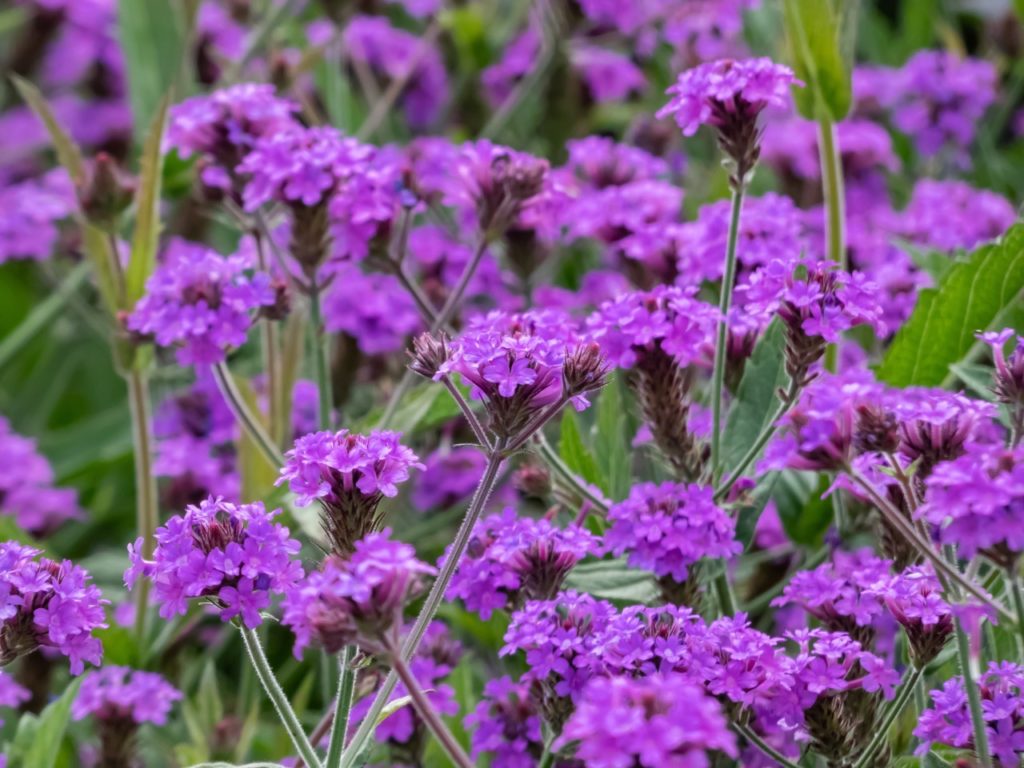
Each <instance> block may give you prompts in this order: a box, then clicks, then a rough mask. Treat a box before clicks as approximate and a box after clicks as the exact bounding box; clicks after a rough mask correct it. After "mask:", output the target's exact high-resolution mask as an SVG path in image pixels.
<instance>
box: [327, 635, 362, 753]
mask: <svg viewBox="0 0 1024 768" xmlns="http://www.w3.org/2000/svg"><path fill="white" fill-rule="evenodd" d="M355 657H356V649H355V647H354V646H351V645H350V646H348V647H347V648H345V650H344V651H342V654H341V660H340V661H339V664H340V666H341V669H340V674H339V677H338V700H337V702H335V705H334V721H333V724H332V725H331V742H330V744H329V745H328V747H327V762H326V763H324V768H338V766H340V765H341V754H342V752H344V750H345V737H346V735H347V734H348V715H349V712H350V711H351V710H352V695H353V693H354V692H355V688H356V674H355V670H354V669H353V668H352V663H353V662H354V661H355Z"/></svg>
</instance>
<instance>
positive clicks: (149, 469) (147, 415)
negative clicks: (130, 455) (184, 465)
mask: <svg viewBox="0 0 1024 768" xmlns="http://www.w3.org/2000/svg"><path fill="white" fill-rule="evenodd" d="M125 380H126V382H127V384H128V402H129V406H130V408H131V414H132V446H133V449H134V452H135V518H136V528H137V529H138V534H139V536H141V537H142V556H143V557H145V558H149V557H151V556H152V554H153V548H154V546H155V538H154V537H155V534H156V526H157V523H158V522H159V514H160V513H159V504H158V501H157V490H156V477H154V475H153V429H152V411H151V408H150V401H149V378H148V377H147V376H146V374H145V373H144V372H143V371H140V370H138V368H136V367H135V366H132V367H131V368H130V369H129V370H128V371H126V372H125ZM139 582H140V583H139V585H138V592H137V594H136V603H135V627H136V630H137V631H138V634H139V636H140V637H141V636H142V635H144V634H145V629H146V608H147V605H148V601H149V580H148V579H140V580H139Z"/></svg>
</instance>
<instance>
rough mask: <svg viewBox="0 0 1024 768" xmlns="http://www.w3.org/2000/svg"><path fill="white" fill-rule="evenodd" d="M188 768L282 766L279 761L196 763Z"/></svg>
mask: <svg viewBox="0 0 1024 768" xmlns="http://www.w3.org/2000/svg"><path fill="white" fill-rule="evenodd" d="M189 768H283V766H282V765H281V764H280V763H244V764H243V763H196V764H195V765H190V766H189Z"/></svg>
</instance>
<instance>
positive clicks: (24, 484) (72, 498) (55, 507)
mask: <svg viewBox="0 0 1024 768" xmlns="http://www.w3.org/2000/svg"><path fill="white" fill-rule="evenodd" d="M0 513H3V514H5V515H10V516H12V517H13V518H14V521H15V522H16V523H17V524H18V527H19V528H21V529H22V530H25V531H27V532H29V533H31V534H32V535H33V536H46V535H49V534H50V533H52V532H53V531H54V530H56V529H57V528H58V527H60V525H61V524H62V523H64V522H65V521H67V520H73V519H75V518H78V517H81V514H82V513H81V510H80V509H79V508H78V502H77V498H76V494H75V492H74V491H73V490H70V489H64V488H57V487H55V486H54V485H53V469H52V468H51V467H50V463H49V462H48V461H47V460H46V457H44V456H43V455H41V454H40V453H39V452H38V450H37V449H36V444H35V441H34V440H31V439H29V438H27V437H22V436H21V435H19V434H18V433H16V432H15V431H14V430H13V429H11V425H10V423H9V422H8V421H7V419H5V418H4V417H3V416H0Z"/></svg>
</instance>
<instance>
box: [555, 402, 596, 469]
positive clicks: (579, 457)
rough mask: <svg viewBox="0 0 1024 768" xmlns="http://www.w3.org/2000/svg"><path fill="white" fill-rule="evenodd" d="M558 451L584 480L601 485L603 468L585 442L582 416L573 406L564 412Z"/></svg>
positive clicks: (568, 465) (563, 459)
mask: <svg viewBox="0 0 1024 768" xmlns="http://www.w3.org/2000/svg"><path fill="white" fill-rule="evenodd" d="M558 452H559V455H561V457H562V461H564V462H565V465H566V466H567V467H568V468H569V469H571V470H572V471H573V472H574V473H575V474H577V475H579V476H580V477H581V478H583V480H585V481H586V482H588V483H592V484H594V485H601V470H600V469H599V468H598V465H597V459H596V458H594V454H593V452H592V451H591V450H590V448H588V447H587V445H586V443H584V442H583V435H582V433H581V432H580V418H579V416H577V415H576V411H574V410H573V409H572V408H566V409H565V411H564V412H563V413H562V431H561V440H560V442H559V444H558Z"/></svg>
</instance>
